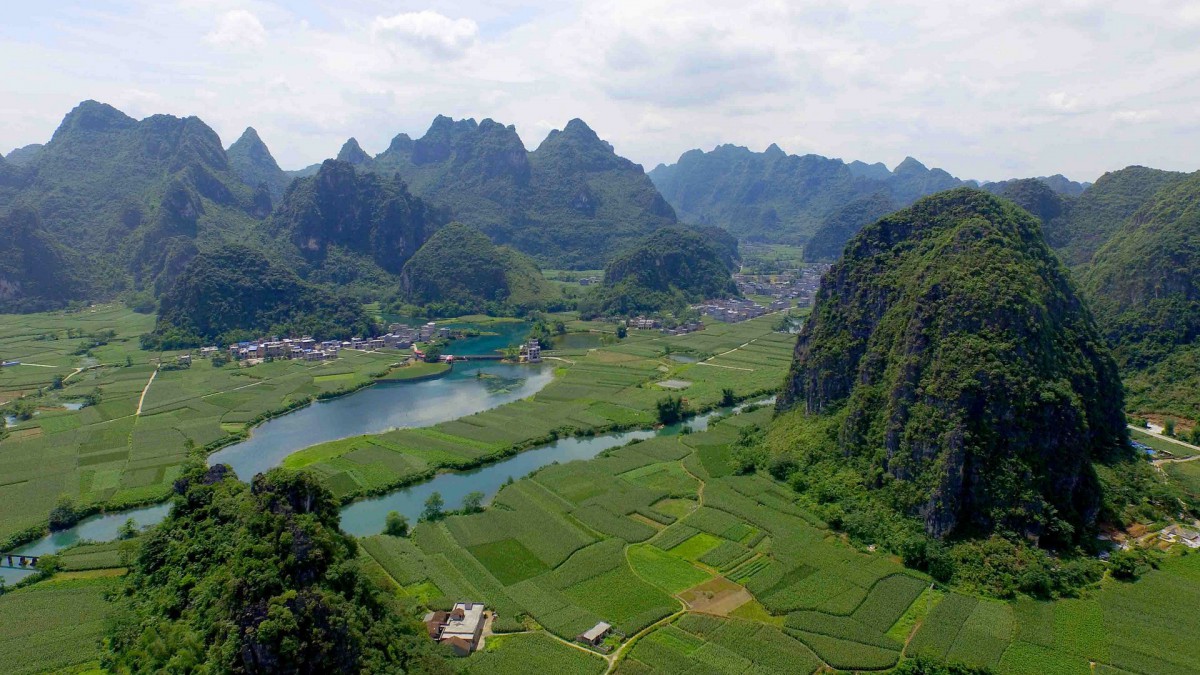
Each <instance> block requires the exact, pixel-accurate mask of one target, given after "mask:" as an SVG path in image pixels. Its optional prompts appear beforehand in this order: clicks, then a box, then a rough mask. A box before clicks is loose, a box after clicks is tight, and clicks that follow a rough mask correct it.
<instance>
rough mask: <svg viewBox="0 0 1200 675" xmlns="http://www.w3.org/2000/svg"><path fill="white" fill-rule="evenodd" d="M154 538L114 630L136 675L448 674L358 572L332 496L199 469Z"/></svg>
mask: <svg viewBox="0 0 1200 675" xmlns="http://www.w3.org/2000/svg"><path fill="white" fill-rule="evenodd" d="M175 495H176V496H175V499H174V503H173V507H172V510H171V514H170V515H169V516H168V517H167V519H166V520H165V521H164V522H163V523H162V524H161V525H160V526H158V527H157V528H155V529H154V530H153V531H152V532H151V533H150V534H148V535H146V537H145V540H144V543H143V544H142V546H141V550H140V552H139V554H138V557H137V560H136V561H135V562H134V564H133V565H132V566H131V569H130V572H129V575H128V577H127V584H126V590H125V593H124V596H123V597H122V598H121V599H120V603H121V609H120V611H119V612H118V614H117V617H116V620H115V621H114V622H113V627H112V629H111V631H110V639H111V645H110V647H111V650H112V653H111V654H110V655H109V657H108V663H106V664H105V665H107V666H108V667H109V668H110V669H114V670H119V671H130V672H137V673H153V672H210V673H302V672H303V673H385V672H397V673H398V672H409V673H445V672H449V669H448V668H447V667H446V664H445V662H444V661H443V660H442V659H441V657H440V656H439V655H438V654H437V653H436V652H435V651H434V650H435V648H434V645H433V643H432V642H430V641H429V640H428V639H427V638H426V637H425V635H424V631H423V627H422V626H421V625H420V624H419V623H416V622H414V621H411V620H406V619H403V618H401V614H400V612H399V611H398V608H397V607H396V606H395V605H394V604H393V603H394V600H393V599H392V598H390V597H389V596H387V595H386V594H384V593H382V592H380V591H379V589H377V588H376V587H375V586H373V585H372V584H371V582H370V581H369V580H368V579H367V578H366V576H365V575H364V574H363V572H362V571H361V570H360V569H359V563H358V562H357V560H356V557H355V551H356V546H357V545H356V543H355V542H354V539H353V538H352V537H349V536H347V535H345V534H343V533H342V532H341V531H339V530H338V510H337V505H336V503H335V502H334V501H333V499H332V497H331V496H330V494H329V492H328V491H327V490H325V488H323V487H321V486H320V485H319V484H318V483H317V482H316V480H314V479H313V478H312V477H311V476H309V475H307V474H303V473H289V472H285V471H283V470H278V469H277V470H274V471H272V472H269V473H267V474H261V475H258V476H255V478H254V481H253V484H252V485H247V484H245V483H242V482H240V481H238V480H237V478H236V477H235V476H234V475H233V472H232V471H230V470H229V469H228V467H226V466H223V465H221V466H215V467H212V468H205V467H202V466H199V465H197V466H192V467H191V468H190V469H188V470H187V471H186V472H185V473H184V475H183V476H182V477H181V478H180V479H179V480H178V481H176V483H175Z"/></svg>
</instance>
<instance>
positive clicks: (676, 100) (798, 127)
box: [0, 0, 1200, 180]
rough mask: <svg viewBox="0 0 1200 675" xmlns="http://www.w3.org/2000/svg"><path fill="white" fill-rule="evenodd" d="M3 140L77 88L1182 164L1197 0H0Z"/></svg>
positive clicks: (345, 120)
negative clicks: (0, 1)
mask: <svg viewBox="0 0 1200 675" xmlns="http://www.w3.org/2000/svg"><path fill="white" fill-rule="evenodd" d="M4 4H5V6H6V11H5V13H4V14H5V16H4V20H3V21H2V22H0V64H3V65H0V150H3V151H5V152H7V150H8V149H11V148H13V147H17V146H21V145H25V144H27V143H32V142H42V141H45V140H47V139H48V138H49V136H50V134H51V133H52V132H53V130H54V128H55V127H56V126H57V125H58V123H59V121H61V119H62V116H63V115H64V114H65V113H66V112H67V111H68V110H70V108H71V107H73V106H74V105H75V104H76V103H78V102H79V101H81V100H83V99H87V98H94V99H97V100H100V101H104V102H107V103H111V104H113V105H115V106H117V107H118V108H120V109H122V110H124V111H126V112H127V113H129V114H131V115H133V116H135V117H144V116H147V115H150V114H153V113H171V114H175V115H197V116H199V117H201V118H203V119H204V120H205V121H206V122H208V123H209V124H210V125H211V126H213V127H214V128H215V129H216V130H217V132H218V133H220V134H221V137H222V139H224V141H225V142H226V144H228V143H231V142H232V141H233V140H235V139H236V138H237V136H238V135H239V134H240V133H241V131H242V129H244V128H245V127H246V126H254V127H256V128H257V129H258V131H259V133H260V135H261V136H262V137H263V139H264V140H265V141H266V142H267V144H268V145H269V146H270V147H271V150H272V152H273V153H274V154H275V156H276V158H277V159H278V160H279V162H280V164H281V165H283V167H284V168H298V167H300V166H304V165H307V164H310V163H312V162H316V161H319V160H320V159H322V158H325V157H328V156H331V155H333V154H335V153H336V152H337V149H338V147H339V146H340V145H341V143H342V142H343V141H344V140H345V139H346V138H347V137H349V136H355V137H357V138H358V140H359V141H360V142H361V144H362V145H363V147H364V148H365V149H366V150H367V151H368V152H371V153H376V152H379V151H381V150H383V149H384V148H385V147H386V146H387V143H388V141H389V140H390V139H391V137H392V136H394V135H395V134H396V133H398V132H402V131H403V132H407V133H409V134H410V135H414V136H419V135H421V134H422V133H423V132H424V131H425V129H426V128H427V127H428V126H429V122H430V121H431V120H432V118H433V116H434V115H436V114H438V113H442V114H447V115H451V116H453V117H456V118H458V117H475V118H477V119H482V118H484V117H491V118H493V119H495V120H497V121H501V122H504V123H507V124H514V125H516V127H517V130H518V132H519V133H520V135H521V137H522V139H523V140H524V141H525V144H526V145H527V146H528V147H530V148H531V149H532V148H534V147H536V146H537V144H538V143H540V142H541V140H542V139H543V138H544V137H545V135H546V133H547V132H548V131H549V130H550V129H552V128H561V127H562V126H563V125H564V124H565V123H566V122H567V121H568V120H569V119H571V118H573V117H581V118H583V119H584V120H586V121H587V122H588V123H589V124H590V125H591V126H592V127H593V128H594V129H596V131H597V132H598V133H599V134H600V135H601V136H602V137H604V138H606V139H607V140H609V141H610V142H611V143H613V145H614V146H616V149H617V151H618V152H619V153H621V154H622V155H625V156H627V157H629V158H631V159H633V160H635V161H637V162H640V163H642V164H644V165H645V166H646V167H647V169H649V168H651V167H653V166H654V165H655V164H657V163H659V162H672V161H674V160H675V159H676V158H677V157H678V156H679V154H680V153H681V152H683V151H685V150H688V149H690V148H695V147H699V148H704V149H711V148H712V147H713V146H715V145H717V144H720V143H735V144H738V145H745V146H748V147H750V148H752V149H755V150H762V149H763V148H764V147H766V146H767V145H768V144H770V143H772V142H775V143H778V144H779V145H780V146H781V147H782V148H783V149H784V150H787V151H788V152H791V153H797V154H803V153H809V152H812V153H817V154H822V155H826V156H831V157H842V158H844V159H846V160H850V159H862V160H865V161H870V162H875V161H882V162H885V163H886V164H888V165H889V166H894V165H895V164H896V163H898V162H899V161H900V160H902V159H903V158H904V157H905V156H906V155H913V156H915V157H917V158H918V159H920V160H922V161H923V162H925V163H926V164H927V165H929V166H940V167H943V168H945V169H947V170H948V171H950V172H951V173H953V174H955V175H957V176H960V177H964V178H980V179H1002V178H1008V177H1013V176H1027V175H1041V174H1051V173H1060V172H1061V173H1064V174H1066V175H1068V176H1070V177H1071V178H1074V179H1076V180H1094V179H1095V178H1096V177H1097V176H1099V175H1100V174H1101V173H1103V172H1104V171H1105V170H1108V169H1115V168H1120V167H1123V166H1126V165H1129V164H1144V165H1149V166H1155V167H1159V168H1165V169H1180V170H1195V169H1197V168H1200V133H1197V132H1198V131H1200V129H1198V127H1200V47H1198V45H1200V0H1137V1H1136V2H1133V1H1131V0H1113V1H1108V0H1001V1H998V2H980V1H979V0H969V1H960V0H937V1H925V0H887V1H886V2H882V1H877V2H867V1H865V0H739V1H738V2H730V1H728V0H725V1H710V0H587V1H579V2H576V1H575V0H556V1H554V2H532V1H527V0H488V1H487V2H481V1H479V0H457V1H455V2H449V1H446V2H442V1H440V0H419V1H417V2H407V1H384V0H359V1H357V2H345V1H342V2H334V1H333V0H291V1H288V2H284V1H283V0H279V1H277V2H273V1H270V0H123V1H120V2H113V1H99V2H97V1H96V0H88V1H86V2H80V1H77V0H54V1H52V2H47V1H46V0H37V1H35V2H30V1H27V0H6V1H5V3H4Z"/></svg>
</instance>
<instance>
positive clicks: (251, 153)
mask: <svg viewBox="0 0 1200 675" xmlns="http://www.w3.org/2000/svg"><path fill="white" fill-rule="evenodd" d="M225 154H226V155H228V157H229V168H230V169H232V170H233V172H234V173H235V174H237V176H238V178H241V179H242V182H243V183H245V184H246V185H248V186H250V187H252V188H257V187H258V186H260V185H265V186H266V188H267V192H268V194H270V195H271V200H272V201H273V202H275V203H278V202H279V200H280V199H282V198H283V193H284V190H286V189H287V186H288V184H289V183H291V182H292V178H291V176H288V175H287V174H286V173H285V172H284V171H283V169H280V168H279V164H277V163H276V162H275V158H274V157H273V156H272V155H271V151H270V149H268V148H267V144H266V143H263V141H262V139H261V138H259V136H258V132H257V131H255V129H254V127H246V131H244V132H242V135H241V137H240V138H238V139H237V140H236V141H234V143H233V145H231V146H229V148H228V149H227V150H226V151H225Z"/></svg>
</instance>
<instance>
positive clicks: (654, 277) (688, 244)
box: [579, 227, 737, 316]
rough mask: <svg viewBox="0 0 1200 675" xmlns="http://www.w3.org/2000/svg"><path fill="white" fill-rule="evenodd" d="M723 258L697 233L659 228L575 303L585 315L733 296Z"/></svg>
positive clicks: (645, 309) (648, 309) (638, 310)
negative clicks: (595, 287) (597, 285)
mask: <svg viewBox="0 0 1200 675" xmlns="http://www.w3.org/2000/svg"><path fill="white" fill-rule="evenodd" d="M726 257H727V256H726V255H725V254H723V253H722V249H720V248H718V247H716V246H714V245H713V244H710V243H709V241H708V240H707V239H706V238H705V237H703V236H702V235H700V234H697V233H695V232H692V231H690V230H686V229H683V228H677V227H670V228H662V229H660V230H658V231H657V232H655V233H654V234H651V235H650V236H648V237H646V238H645V239H643V240H642V241H641V242H640V243H638V244H637V245H636V246H634V247H633V248H632V249H630V250H628V251H626V252H625V253H623V254H622V255H620V256H619V257H617V258H616V259H614V260H613V261H612V262H610V263H609V264H608V266H607V267H606V268H605V270H604V283H603V284H602V285H601V286H600V287H598V288H597V289H596V290H595V291H594V292H593V293H592V294H590V295H589V296H587V297H585V298H583V299H582V300H581V301H580V307H579V309H580V312H581V313H582V314H583V315H584V316H597V315H610V316H617V315H629V314H637V313H644V312H657V311H660V310H662V309H665V308H670V309H673V310H682V309H684V308H686V306H687V305H688V303H693V302H698V301H700V300H704V299H707V298H725V297H730V296H734V295H737V286H736V285H735V284H734V283H733V278H732V276H731V275H730V272H729V268H728V267H726V264H725V259H726Z"/></svg>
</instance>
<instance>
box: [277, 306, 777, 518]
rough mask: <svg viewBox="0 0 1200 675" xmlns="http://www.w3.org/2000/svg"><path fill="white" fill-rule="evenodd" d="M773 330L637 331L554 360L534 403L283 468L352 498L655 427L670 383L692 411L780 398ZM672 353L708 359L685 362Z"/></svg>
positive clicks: (665, 479)
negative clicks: (765, 396)
mask: <svg viewBox="0 0 1200 675" xmlns="http://www.w3.org/2000/svg"><path fill="white" fill-rule="evenodd" d="M773 323H774V319H773V317H770V316H768V317H762V318H759V319H756V320H753V321H747V322H744V323H740V324H733V325H725V324H717V325H713V326H709V327H708V328H707V329H706V330H704V331H701V332H698V333H693V334H690V335H685V336H674V337H666V336H663V335H662V334H661V333H659V332H657V331H631V332H630V337H629V339H627V340H624V341H622V342H620V343H619V344H614V345H608V346H603V347H599V348H596V349H590V350H586V351H583V352H582V353H580V354H579V355H572V356H564V357H561V358H559V359H558V360H551V361H548V362H550V363H553V364H555V366H556V377H555V379H554V381H553V382H551V383H550V384H549V385H547V386H546V388H544V389H542V390H541V391H539V392H538V393H537V394H535V395H534V396H532V397H530V398H528V399H525V400H521V401H516V402H513V403H509V404H507V405H504V406H500V407H498V408H494V409H492V410H488V411H485V412H481V413H478V414H475V415H471V416H468V417H463V418H460V419H457V420H453V421H450V422H444V423H442V424H438V425H435V426H432V427H427V428H420V429H399V430H396V431H391V432H387V433H384V434H378V435H370V436H360V437H355V438H349V439H343V440H340V441H334V442H331V443H326V444H322V445H317V446H314V447H312V448H308V449H305V450H303V451H301V452H298V453H296V454H293V455H291V456H290V457H288V459H287V461H286V462H285V466H288V467H290V468H294V469H302V468H303V469H307V470H310V471H313V472H315V473H316V474H317V475H318V476H320V477H321V479H322V481H323V482H324V483H325V485H326V486H328V487H329V488H330V489H331V490H332V491H333V492H334V494H335V495H337V496H339V497H342V498H346V497H354V496H359V495H364V494H372V493H378V492H381V491H385V490H387V489H389V488H391V487H393V486H396V485H401V484H404V483H407V482H410V481H411V480H413V479H414V478H415V477H417V476H420V475H423V474H426V473H427V472H429V471H431V470H436V469H440V468H456V467H457V468H462V467H467V466H472V465H475V464H478V463H480V462H481V461H484V460H486V459H488V458H492V457H500V456H503V455H505V454H507V453H511V452H513V451H515V450H519V449H523V448H527V447H530V446H532V445H535V444H540V443H544V442H547V441H549V440H552V439H553V438H555V437H562V436H568V435H572V434H578V433H587V432H601V431H605V430H610V429H615V428H627V427H645V426H649V425H651V424H653V423H654V422H655V421H656V416H655V404H656V403H657V402H658V401H659V400H661V399H663V398H666V397H667V396H668V395H671V392H669V391H667V390H665V389H662V388H660V387H659V386H657V383H658V382H661V381H664V380H669V379H675V380H682V381H686V382H689V383H690V385H689V386H688V387H687V388H686V389H684V390H683V391H682V392H680V394H679V395H681V396H682V397H683V398H684V399H685V401H686V402H687V405H688V406H689V407H691V408H692V409H706V408H710V407H713V406H715V405H716V404H717V403H719V402H720V400H721V397H722V391H723V390H724V389H731V390H733V392H734V393H735V394H736V395H738V396H740V397H745V396H750V395H752V394H757V393H761V392H768V391H774V390H775V389H776V388H777V387H778V386H779V384H780V383H781V382H782V379H783V376H784V374H785V372H786V369H787V367H788V365H789V364H790V362H791V350H792V343H793V341H794V339H795V338H794V337H793V336H790V335H786V334H783V333H776V332H774V331H773V330H772V325H773ZM671 354H690V355H694V356H696V357H701V358H705V359H707V360H705V361H702V362H698V363H681V362H678V361H676V360H673V359H671V358H670V355H671ZM648 471H649V473H645V474H642V475H637V476H631V477H630V481H631V482H633V483H635V484H637V485H639V486H641V487H647V488H652V489H661V490H663V491H665V492H666V493H667V494H669V495H670V496H683V495H686V493H687V492H688V490H689V489H694V485H695V481H694V480H693V479H691V478H689V477H688V476H686V475H685V474H684V473H683V471H682V469H681V467H679V466H674V467H665V468H662V467H659V468H655V469H652V470H648ZM689 485H691V488H689ZM676 493H678V494H676ZM580 517H582V518H585V519H589V520H587V521H586V522H588V523H589V525H591V526H597V525H596V523H594V522H593V521H597V522H598V521H601V520H606V516H605V514H603V513H601V512H600V511H598V510H594V511H592V512H589V513H586V514H583V515H581V516H580Z"/></svg>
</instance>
